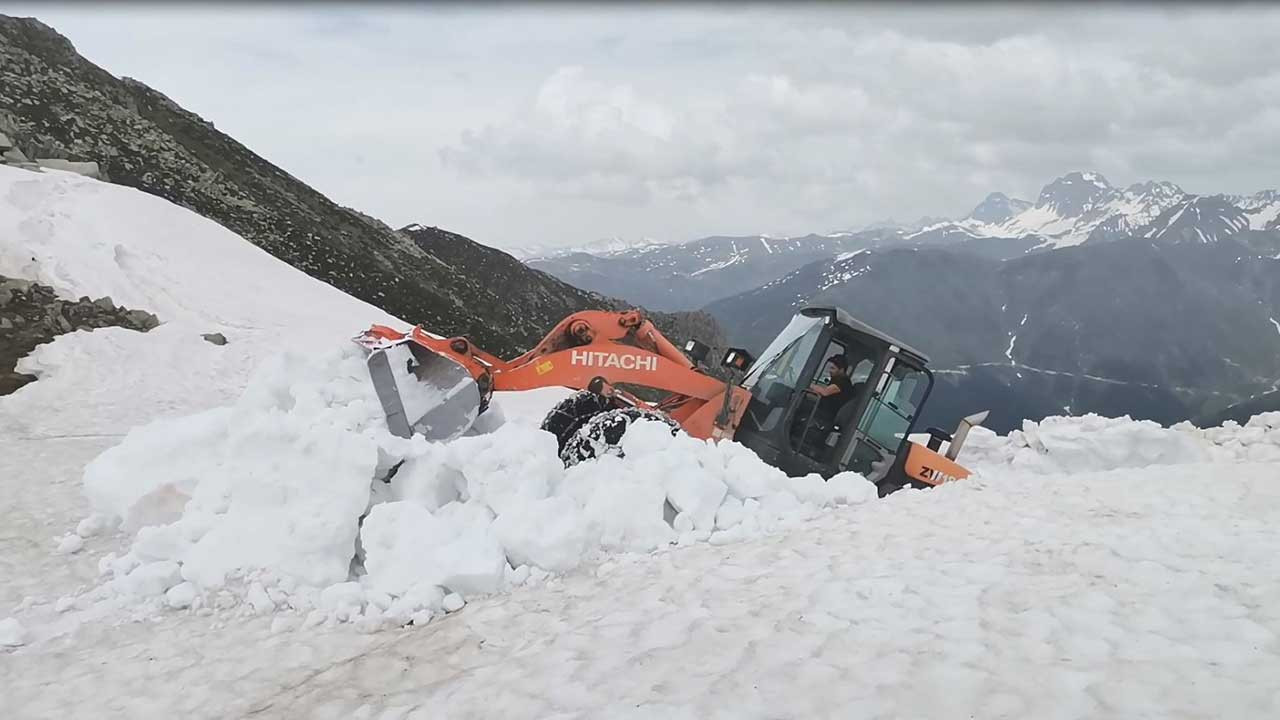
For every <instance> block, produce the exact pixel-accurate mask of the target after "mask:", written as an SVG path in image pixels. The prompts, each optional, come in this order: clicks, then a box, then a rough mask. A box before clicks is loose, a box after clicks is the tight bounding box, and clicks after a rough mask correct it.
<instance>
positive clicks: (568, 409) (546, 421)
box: [541, 390, 616, 452]
mask: <svg viewBox="0 0 1280 720" xmlns="http://www.w3.org/2000/svg"><path fill="white" fill-rule="evenodd" d="M614 407H616V406H615V405H614V404H613V401H612V400H610V399H609V398H607V397H604V396H603V395H597V394H596V393H593V392H591V391H590V390H579V391H578V392H576V393H574V394H572V395H570V396H569V397H567V398H565V399H564V400H561V401H560V402H558V403H556V406H555V407H553V408H551V412H549V413H547V416H546V417H545V418H543V419H542V426H541V427H542V429H543V430H546V431H547V432H549V433H551V434H552V435H555V436H556V452H564V446H565V443H567V442H569V438H571V437H573V435H574V433H576V432H578V428H581V427H582V426H583V425H586V424H587V422H588V421H590V420H591V418H593V417H595V416H596V415H599V414H600V413H602V412H605V411H606V410H612V409H613V408H614Z"/></svg>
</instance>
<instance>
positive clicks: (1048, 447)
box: [960, 414, 1210, 473]
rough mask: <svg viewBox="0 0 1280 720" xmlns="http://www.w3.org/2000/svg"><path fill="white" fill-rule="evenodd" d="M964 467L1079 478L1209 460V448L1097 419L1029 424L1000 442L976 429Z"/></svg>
mask: <svg viewBox="0 0 1280 720" xmlns="http://www.w3.org/2000/svg"><path fill="white" fill-rule="evenodd" d="M960 459H961V462H963V463H964V464H965V466H966V467H969V468H972V469H975V470H982V469H984V468H994V467H1012V468H1015V469H1019V470H1029V471H1033V472H1038V473H1080V472H1094V471H1102V470H1114V469H1120V468H1137V467H1146V466H1148V465H1178V464H1185V463H1196V462H1205V461H1208V460H1209V459H1210V453H1209V448H1208V444H1207V443H1205V442H1203V441H1202V440H1201V439H1200V438H1197V437H1194V436H1193V435H1192V434H1190V433H1186V432H1180V431H1177V430H1173V429H1170V428H1164V427H1161V426H1160V425H1159V424H1158V423H1154V422H1151V421H1149V420H1140V421H1135V420H1131V419H1129V418H1128V417H1120V418H1105V417H1100V416H1098V415H1093V414H1090V415H1084V416H1078V417H1047V418H1045V419H1044V420H1041V421H1040V422H1038V423H1037V422H1033V421H1030V420H1025V421H1023V423H1022V429H1021V430H1014V431H1013V432H1010V433H1009V434H1008V435H1007V436H998V435H996V434H995V433H993V432H991V431H990V430H987V429H986V428H974V429H973V430H972V431H970V433H969V437H968V439H967V440H966V441H965V446H964V448H963V449H962V450H961V451H960Z"/></svg>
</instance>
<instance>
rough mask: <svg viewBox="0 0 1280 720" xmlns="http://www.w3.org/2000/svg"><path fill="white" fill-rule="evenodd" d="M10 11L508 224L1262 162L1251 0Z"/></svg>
mask: <svg viewBox="0 0 1280 720" xmlns="http://www.w3.org/2000/svg"><path fill="white" fill-rule="evenodd" d="M90 10H92V11H90ZM29 11H30V14H35V15H36V16H38V17H42V19H46V21H48V22H50V23H51V24H53V25H54V26H55V27H58V28H59V29H60V30H62V31H64V32H65V33H66V34H68V35H69V36H70V37H71V39H72V40H73V42H75V43H76V45H77V47H78V48H80V49H81V51H82V52H85V53H86V54H87V55H88V56H89V57H90V58H91V59H94V60H95V61H98V62H100V63H101V64H103V65H104V66H105V67H107V69H109V70H111V71H113V72H115V73H116V74H129V75H131V76H134V77H137V78H139V79H141V80H143V81H144V82H148V83H150V84H153V85H154V86H156V87H157V89H159V90H161V91H163V92H165V93H166V94H168V95H170V96H171V97H173V98H174V99H175V100H177V101H178V102H180V103H183V104H185V105H188V106H189V107H190V108H191V109H192V110H194V111H196V112H198V113H200V114H201V115H203V116H205V117H206V118H207V119H209V120H211V121H213V122H214V123H215V124H217V126H218V127H219V128H220V129H223V130H225V131H228V132H230V133H231V134H232V135H234V136H236V137H237V138H238V139H240V140H242V141H244V142H245V143H246V144H248V145H249V146H250V147H252V148H253V149H254V150H255V151H258V152H259V153H260V154H263V155H264V156H265V157H267V158H269V159H271V160H272V161H274V162H277V163H279V164H280V165H281V166H283V167H284V168H285V169H286V170H288V171H290V172H293V173H294V174H295V175H298V176H299V177H301V178H303V179H304V180H306V181H308V182H310V183H312V184H314V185H315V186H316V187H317V188H319V189H320V190H322V191H324V192H326V193H329V194H330V195H332V196H333V197H334V199H335V200H337V201H338V202H341V203H343V204H345V205H350V206H353V207H358V208H361V209H363V210H366V211H368V212H370V213H372V214H374V215H377V216H379V217H382V218H384V219H386V220H387V221H388V222H391V223H392V224H405V223H408V222H415V221H421V222H426V223H430V224H436V225H441V226H444V227H449V228H451V229H454V230H457V231H459V232H462V233H464V234H467V235H471V236H473V237H476V238H477V239H479V240H481V241H484V242H488V243H491V244H494V245H499V246H501V245H510V246H522V245H535V244H548V243H578V242H585V241H590V240H593V239H596V238H599V237H603V236H612V235H621V236H624V237H635V238H639V237H642V236H647V237H656V238H659V239H665V240H683V239H688V238H692V237H697V236H700V235H707V234H718V233H756V232H769V233H794V234H801V233H805V232H810V231H823V230H834V229H839V228H845V227H849V226H854V225H858V224H860V223H865V222H870V221H874V220H878V219H882V218H884V217H886V216H896V217H899V218H907V217H916V216H920V215H924V214H928V215H955V214H960V213H964V212H967V211H968V210H969V209H970V208H971V207H972V206H973V205H974V204H976V203H977V202H978V201H979V200H981V199H982V198H983V197H984V196H985V195H986V194H987V193H988V192H990V191H992V190H1001V191H1004V192H1007V193H1010V194H1013V195H1018V196H1022V197H1029V198H1034V197H1035V196H1036V195H1037V194H1038V192H1039V189H1040V186H1041V185H1043V184H1044V183H1046V182H1048V181H1049V180H1051V179H1052V178H1053V177H1055V176H1057V175H1059V174H1062V173H1064V172H1068V171H1070V170H1076V169H1096V170H1099V171H1101V172H1102V173H1104V174H1105V175H1106V176H1107V177H1108V178H1110V179H1111V180H1112V181H1113V182H1117V183H1129V182H1134V181H1139V180H1145V179H1168V180H1172V181H1174V182H1177V183H1179V184H1180V185H1182V186H1184V187H1185V188H1187V189H1188V190H1190V191H1192V192H1209V193H1212V192H1224V191H1225V192H1251V191H1253V190H1256V189H1261V188H1263V187H1270V186H1275V185H1276V183H1277V182H1278V181H1277V179H1276V178H1277V177H1280V157H1277V154H1276V153H1273V152H1270V150H1269V148H1270V147H1271V146H1273V145H1274V142H1275V138H1276V137H1277V136H1278V134H1277V133H1280V43H1276V42H1275V38H1276V37H1280V10H1277V9H1274V8H1270V7H1267V6H1256V5H1255V6H1250V5H1239V6H1226V7H1217V6H1214V7H1212V8H1207V7H1206V8H1194V7H1183V6H1171V7H1163V8H1162V7H1157V6H1149V5H1141V4H1138V5H1107V6H1104V7H1101V8H1095V9H1093V10H1091V11H1090V12H1088V13H1081V12H1079V10H1078V8H1074V7H1062V6H1055V5H1025V4H1020V5H1010V6H1000V5H978V6H971V5H964V6H948V5H933V6H928V7H917V6H910V7H901V6H881V5H857V4H855V5H850V6H842V5H826V4H820V5H805V6H799V7H794V8H790V7H789V8H787V9H785V10H781V9H776V8H769V7H764V6H756V5H745V6H741V7H733V8H714V9H712V8H701V7H698V6H687V7H686V6H660V7H656V8H653V7H634V6H616V7H615V6H601V7H598V8H596V7H587V6H577V5H566V6H546V5H537V6H533V7H510V6H480V7H468V6H448V5H446V6H436V7H428V8H420V7H412V6H392V7H374V8H360V9H350V8H344V7H339V6H330V5H318V6H310V7H302V8H289V7H282V8H270V9H268V10H262V9H259V8H255V7H253V6H223V7H218V8H200V9H198V10H197V9H194V8H186V9H172V8H164V7H161V6H152V5H142V6H136V7H133V8H130V9H128V10H127V11H126V10H112V9H110V8H109V7H101V8H99V7H94V8H91V9H90V8H86V7H82V6H78V5H73V6H68V7H67V8H63V9H62V10H61V11H59V10H57V9H50V8H49V6H48V5H45V4H42V5H39V6H33V7H31V8H29Z"/></svg>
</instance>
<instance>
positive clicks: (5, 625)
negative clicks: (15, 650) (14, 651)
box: [0, 617, 27, 647]
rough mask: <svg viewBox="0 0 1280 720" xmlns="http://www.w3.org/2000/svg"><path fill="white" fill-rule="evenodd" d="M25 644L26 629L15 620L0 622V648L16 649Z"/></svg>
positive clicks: (7, 619)
mask: <svg viewBox="0 0 1280 720" xmlns="http://www.w3.org/2000/svg"><path fill="white" fill-rule="evenodd" d="M26 642H27V631H26V628H24V627H22V623H20V622H18V620H17V619H16V618H11V617H10V618H5V619H4V620H0V647H17V646H19V645H23V644H25V643H26Z"/></svg>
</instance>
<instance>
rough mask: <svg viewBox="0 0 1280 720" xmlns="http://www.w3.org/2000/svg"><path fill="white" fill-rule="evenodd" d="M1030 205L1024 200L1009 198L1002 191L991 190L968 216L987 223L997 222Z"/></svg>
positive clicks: (1005, 219) (1007, 218)
mask: <svg viewBox="0 0 1280 720" xmlns="http://www.w3.org/2000/svg"><path fill="white" fill-rule="evenodd" d="M1029 207H1031V203H1029V202H1027V201H1026V200H1017V199H1015V198H1010V197H1009V196H1008V195H1005V194H1004V193H1002V192H993V193H991V194H990V195H988V196H987V198H986V199H985V200H983V201H982V202H981V203H979V204H978V206H977V207H976V208H974V209H973V212H971V213H969V218H970V219H973V220H977V221H978V222H982V223H987V224H998V223H1002V222H1005V221H1007V220H1009V218H1012V217H1013V216H1014V215H1017V214H1018V213H1020V212H1022V211H1024V210H1026V209H1027V208H1029Z"/></svg>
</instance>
